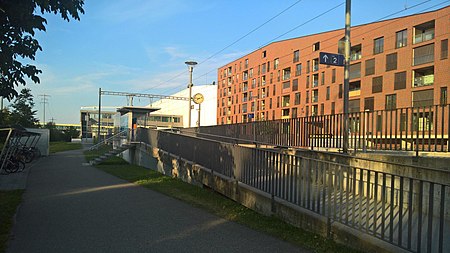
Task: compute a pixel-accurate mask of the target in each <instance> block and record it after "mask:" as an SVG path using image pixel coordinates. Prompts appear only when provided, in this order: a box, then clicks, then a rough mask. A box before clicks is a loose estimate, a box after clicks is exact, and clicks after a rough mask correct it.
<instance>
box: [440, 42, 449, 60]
mask: <svg viewBox="0 0 450 253" xmlns="http://www.w3.org/2000/svg"><path fill="white" fill-rule="evenodd" d="M447 58H448V39H445V40H441V60H443V59H447Z"/></svg>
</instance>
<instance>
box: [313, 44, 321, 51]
mask: <svg viewBox="0 0 450 253" xmlns="http://www.w3.org/2000/svg"><path fill="white" fill-rule="evenodd" d="M319 50H320V42H316V43H314V44H313V51H314V52H315V51H319Z"/></svg>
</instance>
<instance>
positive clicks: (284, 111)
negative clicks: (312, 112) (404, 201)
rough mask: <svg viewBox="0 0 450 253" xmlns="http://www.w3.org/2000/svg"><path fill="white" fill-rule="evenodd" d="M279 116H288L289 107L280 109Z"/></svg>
mask: <svg viewBox="0 0 450 253" xmlns="http://www.w3.org/2000/svg"><path fill="white" fill-rule="evenodd" d="M281 116H282V117H283V118H288V117H289V109H283V110H282V111H281Z"/></svg>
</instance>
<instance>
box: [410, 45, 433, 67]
mask: <svg viewBox="0 0 450 253" xmlns="http://www.w3.org/2000/svg"><path fill="white" fill-rule="evenodd" d="M413 54H414V59H413V66H417V65H420V64H425V63H430V62H433V61H434V43H433V44H428V45H425V46H421V47H416V48H414V50H413Z"/></svg>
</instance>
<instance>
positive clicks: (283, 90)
mask: <svg viewBox="0 0 450 253" xmlns="http://www.w3.org/2000/svg"><path fill="white" fill-rule="evenodd" d="M449 32H450V7H449V6H447V7H445V8H442V9H440V10H436V11H433V12H427V13H423V14H417V15H412V16H407V17H401V18H396V19H391V20H386V21H381V22H376V23H371V24H366V25H361V26H355V27H352V31H351V44H352V53H351V59H352V60H351V68H350V71H351V73H350V77H351V80H350V92H349V97H350V103H349V107H350V112H352V111H353V112H356V111H364V110H385V109H393V108H406V107H417V106H428V105H437V104H447V103H448V102H449V100H448V95H447V92H448V89H450V60H449V53H448V41H449V36H450V34H449ZM343 37H344V30H343V29H342V30H336V31H330V32H324V33H320V34H314V35H309V36H304V37H300V38H294V39H289V40H284V41H279V42H274V43H272V44H270V45H267V46H265V47H263V48H261V49H258V50H256V51H254V52H252V53H250V54H248V55H246V56H244V57H242V58H239V59H237V60H235V61H233V62H230V63H229V64H227V65H225V66H223V67H221V68H219V69H218V79H217V80H218V96H217V98H218V101H217V124H232V123H241V122H248V121H251V120H255V119H256V120H272V119H282V118H296V117H304V116H307V115H326V114H334V113H342V112H343V100H342V97H343V95H342V93H343V80H344V77H343V76H344V75H343V73H344V71H343V67H334V66H327V65H319V63H318V58H319V52H330V53H338V52H343ZM340 41H341V42H340ZM300 64H301V65H300ZM299 66H301V68H299ZM253 118H254V119H253Z"/></svg>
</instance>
